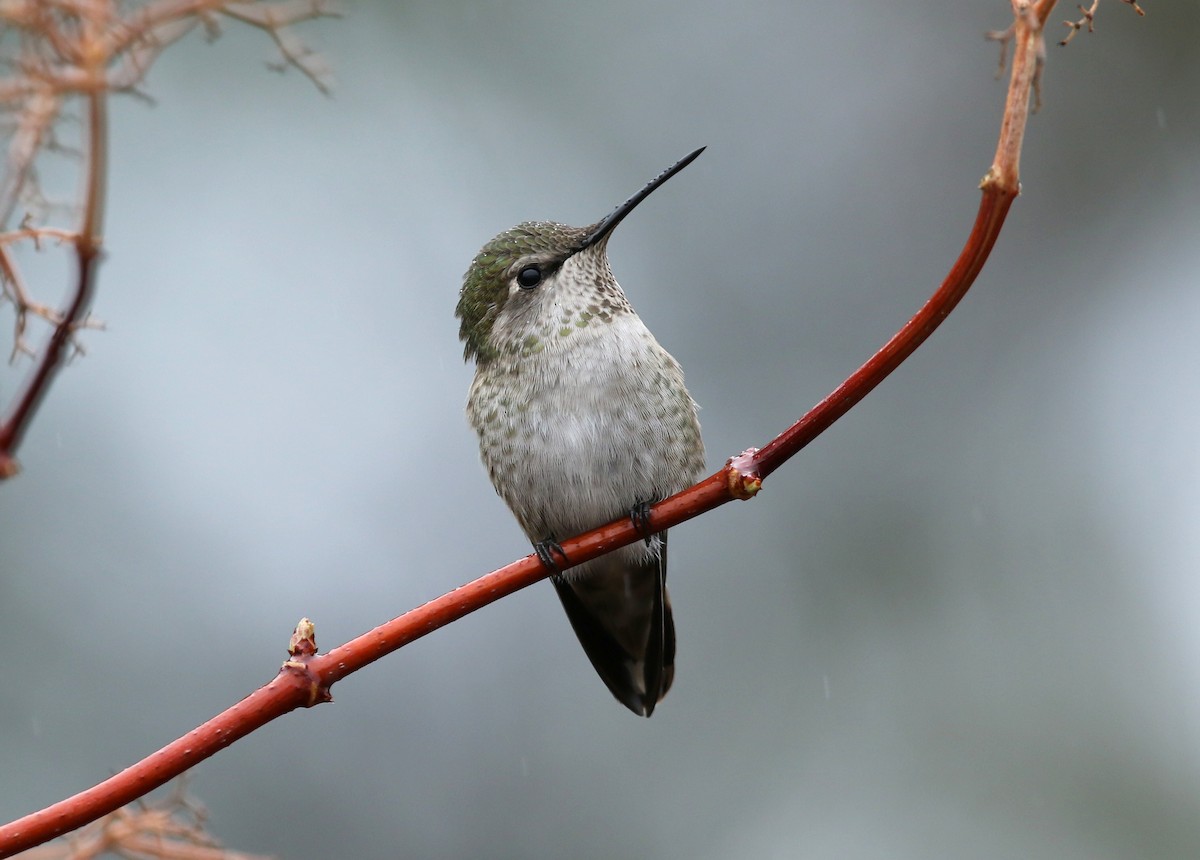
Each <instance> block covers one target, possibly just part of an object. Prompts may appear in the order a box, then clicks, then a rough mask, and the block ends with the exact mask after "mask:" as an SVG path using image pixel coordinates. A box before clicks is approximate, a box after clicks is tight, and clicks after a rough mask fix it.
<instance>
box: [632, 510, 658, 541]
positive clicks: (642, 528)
mask: <svg viewBox="0 0 1200 860" xmlns="http://www.w3.org/2000/svg"><path fill="white" fill-rule="evenodd" d="M652 505H653V502H637V503H636V504H635V505H634V506H633V507H632V508H630V509H629V519H630V521H631V522H632V523H633V527H634V528H635V529H637V533H638V534H639V535H641V536H642V540H644V541H645V542H646V546H650V539H651V538H653V537H654V535H655V532H653V531H651V530H650V508H651V506H652Z"/></svg>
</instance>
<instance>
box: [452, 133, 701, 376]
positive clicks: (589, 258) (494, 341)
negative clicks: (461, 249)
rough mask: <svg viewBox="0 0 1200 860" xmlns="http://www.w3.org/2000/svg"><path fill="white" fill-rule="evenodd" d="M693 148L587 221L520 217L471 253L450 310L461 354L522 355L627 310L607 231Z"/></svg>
mask: <svg viewBox="0 0 1200 860" xmlns="http://www.w3.org/2000/svg"><path fill="white" fill-rule="evenodd" d="M703 151H704V147H701V148H700V149H697V150H696V151H695V152H693V153H691V154H690V155H688V156H687V157H685V158H683V159H682V160H680V161H679V162H677V163H676V164H674V165H672V166H671V167H669V168H667V169H666V170H664V171H663V172H662V173H660V174H659V175H658V176H656V177H655V178H654V179H652V180H651V181H650V182H649V183H648V184H647V185H646V186H645V187H644V188H643V189H642V190H641V191H639V192H638V193H637V194H635V195H633V197H630V198H629V199H628V200H626V201H625V202H624V203H622V204H621V205H620V206H618V207H617V208H616V209H614V210H613V211H612V213H611V214H609V215H608V216H606V217H605V218H602V219H601V220H600V221H597V222H596V223H595V224H592V225H591V226H588V227H568V226H567V225H565V224H557V223H555V222H553V221H526V222H524V223H522V224H518V225H517V226H516V227H513V228H512V229H511V230H505V231H504V232H503V233H501V234H500V235H499V236H497V237H496V238H494V239H492V240H491V241H490V242H488V243H487V244H486V245H484V246H483V248H482V249H481V250H480V251H479V253H478V254H476V255H475V259H474V260H472V261H471V267H470V268H469V269H467V273H466V274H465V275H464V276H463V285H462V290H461V291H460V292H459V296H458V307H457V308H456V309H455V316H457V317H458V318H459V319H460V320H461V325H460V326H459V330H458V336H459V338H460V339H461V340H462V341H463V344H464V347H463V357H464V358H474V359H475V361H476V362H486V361H489V360H491V359H492V358H494V357H496V356H497V355H500V354H504V353H511V354H515V355H528V354H531V353H535V352H539V351H540V350H542V349H544V348H545V347H546V345H547V343H549V342H551V341H553V340H555V339H559V338H566V337H570V336H571V334H573V333H575V332H577V331H579V330H581V329H584V328H587V327H588V326H589V325H597V324H603V323H607V322H609V321H611V320H612V318H613V317H614V316H616V315H617V314H622V313H632V311H633V309H632V308H631V307H630V305H629V302H628V300H626V298H625V294H624V293H623V292H622V291H621V287H620V285H618V284H617V281H616V278H614V277H613V274H612V269H610V268H609V265H608V251H607V248H608V238H609V236H611V235H612V231H613V230H614V229H615V228H616V226H617V225H618V224H620V223H621V221H622V220H623V219H624V218H625V216H626V215H628V214H629V213H630V212H632V211H633V209H634V208H635V207H636V206H637V205H638V204H639V203H641V202H642V201H643V200H645V199H646V198H647V197H649V196H650V193H651V192H653V191H654V190H655V189H656V188H658V187H659V186H660V185H662V184H663V183H664V182H666V181H667V180H668V179H670V178H671V177H672V176H674V175H675V174H676V173H678V172H679V171H681V170H683V168H685V167H687V166H688V165H689V164H691V163H692V161H693V160H695V158H696V157H697V156H698V155H700V153H701V152H703Z"/></svg>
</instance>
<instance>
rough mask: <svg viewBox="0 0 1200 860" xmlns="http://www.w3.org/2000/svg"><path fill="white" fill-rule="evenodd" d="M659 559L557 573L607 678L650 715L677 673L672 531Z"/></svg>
mask: <svg viewBox="0 0 1200 860" xmlns="http://www.w3.org/2000/svg"><path fill="white" fill-rule="evenodd" d="M660 537H661V538H662V547H661V552H660V555H659V557H658V558H657V559H654V558H651V559H647V560H646V561H645V562H642V563H637V564H632V565H630V564H625V563H623V561H622V560H620V559H617V558H613V557H606V558H602V559H598V560H597V561H596V562H593V563H592V566H589V568H588V569H587V571H586V572H585V573H583V574H580V575H577V576H575V577H572V578H567V576H555V577H552V578H551V581H552V582H553V583H554V588H555V590H557V591H558V597H559V600H561V601H562V605H563V609H565V610H566V612H567V618H568V620H570V622H571V627H572V628H574V630H575V635H576V636H578V637H579V642H580V644H581V645H583V650H584V652H585V653H586V654H587V656H588V659H589V660H591V661H592V665H593V666H594V667H595V668H596V672H597V673H598V674H599V675H600V678H601V680H603V681H604V683H605V684H607V685H608V689H609V690H611V691H612V694H613V695H614V696H616V697H617V700H618V701H619V702H621V704H623V705H624V706H625V707H627V708H629V710H631V711H633V712H634V713H635V714H638V715H640V716H644V717H648V716H650V715H651V714H652V713H654V706H655V705H657V704H658V702H659V700H661V699H662V697H663V696H665V695H666V694H667V690H669V689H670V688H671V681H672V680H674V678H675V621H674V619H673V618H672V616H671V598H670V595H668V594H667V583H666V574H667V555H666V549H667V547H666V534H665V533H664V534H662V535H660Z"/></svg>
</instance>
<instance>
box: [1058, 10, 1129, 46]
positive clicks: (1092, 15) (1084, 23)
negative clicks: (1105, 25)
mask: <svg viewBox="0 0 1200 860" xmlns="http://www.w3.org/2000/svg"><path fill="white" fill-rule="evenodd" d="M1121 2H1122V3H1124V4H1125V5H1126V6H1131V7H1133V11H1134V12H1137V13H1138V14H1139V15H1145V14H1146V12H1145V11H1144V10H1143V9H1142V7H1141V6H1139V5H1138V4H1137V0H1121ZM1099 5H1100V0H1092V5H1091V6H1088V7H1086V8H1084V6H1083V4H1082V3H1081V4H1078V5H1077V7H1076V8H1078V9H1079V11H1080V13H1081V14H1082V15H1083V17H1082V18H1080V19H1079V20H1078V21H1063V24H1064V25H1065V26H1066V27H1067V28H1068V30H1067V35H1066V38H1064V39H1063V40H1062V41H1060V42H1059V43H1058V44H1060V45H1063V46H1064V47H1065V46H1066V44H1067V43H1068V42H1070V41H1071V40H1072V39H1074V38H1075V34H1076V33H1078V32H1079V31H1080V30H1082V29H1083V28H1084V27H1087V31H1088V32H1089V33H1094V32H1096V8H1097V7H1098V6H1099Z"/></svg>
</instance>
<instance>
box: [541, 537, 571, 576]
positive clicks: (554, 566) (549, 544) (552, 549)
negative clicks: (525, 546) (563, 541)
mask: <svg viewBox="0 0 1200 860" xmlns="http://www.w3.org/2000/svg"><path fill="white" fill-rule="evenodd" d="M533 551H534V553H535V554H536V555H537V557H538V561H540V562H541V563H542V566H543V567H544V568H546V570H548V571H550V573H551V574H553V575H554V576H558V574H560V573H562V571H561V570H560V569H559V567H558V562H556V561H555V560H554V553H558V555H559V557H560V558H562V560H563V561H564V562H565V561H567V554H566V553H565V552H563V548H562V547H561V546H560V545H559V543H558V541H556V540H555V539H554V538H546V539H545V540H543V541H538V542H537V543H535V544H534V545H533Z"/></svg>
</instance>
